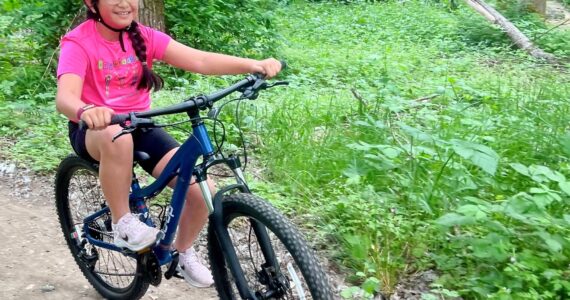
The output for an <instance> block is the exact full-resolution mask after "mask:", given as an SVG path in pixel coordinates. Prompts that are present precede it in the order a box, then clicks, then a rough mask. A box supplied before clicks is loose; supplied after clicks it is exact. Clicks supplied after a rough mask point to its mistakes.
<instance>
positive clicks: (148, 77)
mask: <svg viewBox="0 0 570 300" xmlns="http://www.w3.org/2000/svg"><path fill="white" fill-rule="evenodd" d="M127 33H128V34H129V38H130V39H131V42H132V45H133V49H134V50H135V53H136V55H137V58H138V59H139V61H140V62H141V64H142V76H141V80H140V81H139V85H138V86H137V89H146V90H150V89H153V88H154V91H158V90H160V89H161V88H162V86H163V85H164V80H162V78H161V77H160V76H159V75H158V74H156V73H155V72H154V71H153V70H151V69H150V68H149V67H148V65H147V61H146V44H145V42H144V38H143V37H142V35H141V31H140V28H139V24H138V23H137V22H134V21H133V23H132V24H131V26H129V28H128V29H127Z"/></svg>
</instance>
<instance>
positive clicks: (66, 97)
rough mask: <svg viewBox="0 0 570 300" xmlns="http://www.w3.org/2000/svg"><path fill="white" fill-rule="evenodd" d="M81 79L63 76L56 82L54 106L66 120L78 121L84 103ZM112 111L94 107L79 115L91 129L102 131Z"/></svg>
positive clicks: (109, 119)
mask: <svg viewBox="0 0 570 300" xmlns="http://www.w3.org/2000/svg"><path fill="white" fill-rule="evenodd" d="M82 90H83V79H81V77H79V75H76V74H71V73H67V74H63V75H61V76H60V77H59V79H58V81H57V95H56V97H55V106H56V108H57V110H58V111H59V112H60V113H62V114H64V115H65V116H66V117H67V118H68V119H70V120H74V121H78V120H77V114H78V112H79V111H80V110H81V109H82V108H83V107H85V105H86V103H85V102H83V101H82V100H81V92H82ZM113 113H114V111H113V110H112V109H110V108H108V107H101V106H100V107H94V108H92V109H89V110H86V111H84V112H83V113H82V114H81V120H83V121H85V122H86V123H87V126H88V127H89V128H91V129H104V128H105V127H107V126H108V125H109V124H110V123H111V116H112V115H113Z"/></svg>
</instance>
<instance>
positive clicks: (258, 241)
mask: <svg viewBox="0 0 570 300" xmlns="http://www.w3.org/2000/svg"><path fill="white" fill-rule="evenodd" d="M222 201H223V202H222V207H223V227H224V230H225V231H227V233H228V234H229V237H230V239H231V243H232V245H233V248H234V249H235V251H236V254H237V258H238V261H239V264H240V266H241V269H242V271H243V273H244V277H245V279H246V281H247V285H248V288H249V291H250V293H251V294H252V295H255V297H256V298H257V299H333V295H332V290H331V288H330V286H329V282H328V279H327V276H326V275H325V273H324V272H323V270H322V268H321V267H320V265H319V263H318V261H317V259H316V257H315V255H314V253H313V251H312V249H311V248H309V247H308V246H307V243H306V242H305V240H304V239H303V237H302V236H301V234H300V233H299V232H298V231H297V230H296V229H295V227H294V226H293V225H292V224H291V223H290V222H289V221H288V220H287V219H286V218H285V217H284V216H283V215H282V214H281V213H279V212H278V211H277V210H276V209H275V208H274V207H273V206H271V205H270V204H269V203H268V202H267V201H264V200H263V199H261V198H259V197H257V196H255V195H252V194H232V195H228V196H225V197H224V199H223V200H222ZM212 223H213V222H212V221H210V225H209V227H208V245H209V255H210V263H211V267H212V275H213V276H214V281H215V282H216V289H217V291H218V293H219V296H220V299H239V298H240V294H239V291H238V288H237V286H236V283H235V280H234V278H233V276H232V273H231V271H230V269H229V266H228V261H227V260H226V259H225V257H224V253H223V251H222V249H221V246H220V243H219V240H218V239H219V238H221V237H220V235H218V234H217V232H216V231H215V229H214V225H213V224H212ZM267 237H268V238H269V239H268V240H269V243H264V242H262V241H263V240H264V238H267ZM264 244H265V245H269V246H270V247H269V248H271V250H269V251H268V250H267V247H266V248H265V251H263V250H262V248H263V245H264ZM264 253H265V254H264ZM274 262H276V263H274Z"/></svg>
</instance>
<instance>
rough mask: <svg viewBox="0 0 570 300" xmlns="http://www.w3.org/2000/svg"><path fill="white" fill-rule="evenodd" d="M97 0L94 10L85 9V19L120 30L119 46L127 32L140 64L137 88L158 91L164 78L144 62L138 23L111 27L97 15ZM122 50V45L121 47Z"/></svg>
mask: <svg viewBox="0 0 570 300" xmlns="http://www.w3.org/2000/svg"><path fill="white" fill-rule="evenodd" d="M98 2H99V0H93V1H92V3H93V7H94V8H95V11H96V12H93V11H91V10H90V9H89V8H88V9H87V19H93V20H96V21H98V22H101V24H103V25H105V27H107V28H109V29H111V30H113V31H115V32H120V36H119V40H120V42H121V47H123V37H122V34H123V32H127V34H128V35H129V38H130V39H131V42H132V45H133V49H134V50H135V54H136V55H137V58H138V59H139V61H140V62H141V64H142V76H141V80H140V81H139V85H138V86H137V89H139V90H141V89H146V90H147V91H149V90H151V89H154V91H155V92H156V91H159V90H160V89H161V88H162V86H163V85H164V80H163V79H162V78H161V77H160V75H158V74H156V73H155V72H154V71H153V70H151V69H150V68H149V67H148V65H147V62H146V44H145V42H144V38H143V37H142V34H141V31H140V28H139V24H138V23H137V22H135V21H133V22H132V23H131V25H129V26H128V27H127V28H123V29H116V28H112V27H110V26H109V25H107V24H106V23H105V21H104V20H103V19H102V18H101V16H100V15H99V9H98V8H97V4H98ZM123 50H124V47H123Z"/></svg>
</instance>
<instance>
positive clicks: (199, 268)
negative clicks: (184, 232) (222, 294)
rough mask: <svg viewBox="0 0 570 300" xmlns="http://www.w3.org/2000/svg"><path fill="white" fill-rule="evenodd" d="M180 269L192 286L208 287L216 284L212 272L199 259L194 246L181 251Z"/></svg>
mask: <svg viewBox="0 0 570 300" xmlns="http://www.w3.org/2000/svg"><path fill="white" fill-rule="evenodd" d="M178 271H179V272H180V274H182V276H184V280H186V282H188V284H190V285H192V286H195V287H198V288H206V287H209V286H211V285H212V284H214V279H213V278H212V273H211V272H210V270H208V268H206V266H204V265H203V264H202V263H201V262H200V261H199V260H198V255H196V251H194V249H193V248H192V247H190V248H188V249H187V250H186V251H184V252H181V253H180V260H179V261H178Z"/></svg>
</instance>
